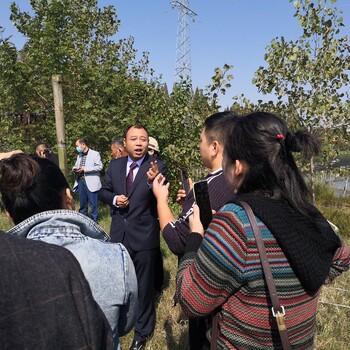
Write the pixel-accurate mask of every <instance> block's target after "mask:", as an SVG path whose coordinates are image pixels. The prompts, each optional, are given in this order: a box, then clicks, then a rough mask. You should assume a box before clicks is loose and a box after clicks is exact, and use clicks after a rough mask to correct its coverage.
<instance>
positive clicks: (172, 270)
mask: <svg viewBox="0 0 350 350" xmlns="http://www.w3.org/2000/svg"><path fill="white" fill-rule="evenodd" d="M317 199H318V207H319V208H320V210H321V212H322V213H323V214H324V215H325V216H326V217H327V218H328V219H329V220H331V221H332V222H333V223H334V224H335V225H337V226H338V227H339V229H340V232H341V236H342V237H343V238H344V239H345V241H346V242H347V243H348V244H350V228H349V222H350V198H349V197H345V198H335V197H334V193H333V192H332V190H330V189H329V188H327V187H323V186H318V188H317ZM173 209H174V212H176V211H178V210H179V208H178V207H176V206H174V207H173ZM100 225H101V226H102V227H103V228H104V229H105V230H106V231H107V232H109V226H110V216H109V208H108V207H107V206H104V205H102V204H101V205H100ZM11 226H12V224H11V223H10V222H9V220H8V219H7V218H6V216H5V214H4V213H3V212H2V213H0V228H1V229H3V230H6V229H8V228H10V227H11ZM161 249H162V252H163V259H164V269H165V286H164V290H163V293H162V294H161V295H160V297H159V299H158V303H157V321H156V328H155V331H154V334H153V337H152V338H151V339H150V341H149V342H148V343H147V349H152V350H164V349H169V350H187V349H188V344H187V343H188V342H187V318H186V316H185V315H184V314H183V313H182V311H181V308H180V306H179V305H177V306H174V301H173V296H174V292H175V278H176V271H177V258H176V257H175V256H174V255H173V254H172V253H171V252H170V250H169V249H168V247H167V245H166V244H165V242H164V240H163V239H161ZM349 285H350V272H347V273H344V274H343V275H342V276H340V277H339V278H337V279H336V281H335V283H333V284H332V285H330V286H324V287H323V290H322V292H321V299H320V300H321V302H320V304H319V307H318V315H317V336H316V343H315V349H317V350H347V349H349V348H350V345H349V342H350V289H349V287H348V286H349ZM132 339H133V332H131V333H129V334H128V335H126V336H124V337H122V338H121V345H122V348H123V349H124V350H127V349H128V348H129V346H130V344H131V342H132Z"/></svg>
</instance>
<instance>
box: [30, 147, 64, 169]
mask: <svg viewBox="0 0 350 350" xmlns="http://www.w3.org/2000/svg"><path fill="white" fill-rule="evenodd" d="M35 153H36V155H37V156H38V157H40V158H46V159H49V160H51V162H54V163H55V164H56V165H57V166H59V161H58V156H57V154H55V153H52V152H51V149H50V147H49V145H48V144H47V143H45V142H39V143H38V144H37V145H36V147H35Z"/></svg>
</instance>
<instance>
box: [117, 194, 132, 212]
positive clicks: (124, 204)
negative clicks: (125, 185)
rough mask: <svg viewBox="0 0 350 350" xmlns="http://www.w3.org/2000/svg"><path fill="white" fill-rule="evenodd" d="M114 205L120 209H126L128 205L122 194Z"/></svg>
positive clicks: (126, 198) (127, 200)
mask: <svg viewBox="0 0 350 350" xmlns="http://www.w3.org/2000/svg"><path fill="white" fill-rule="evenodd" d="M115 205H116V206H117V207H119V208H121V209H123V208H126V207H127V206H128V205H129V199H128V197H126V196H124V195H123V194H121V195H119V196H118V197H117V201H116V203H115Z"/></svg>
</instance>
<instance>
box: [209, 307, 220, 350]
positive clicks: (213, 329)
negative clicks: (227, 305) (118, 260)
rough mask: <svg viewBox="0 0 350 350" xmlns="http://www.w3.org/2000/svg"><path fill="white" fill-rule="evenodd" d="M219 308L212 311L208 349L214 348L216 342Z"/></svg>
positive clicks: (213, 349) (214, 349)
mask: <svg viewBox="0 0 350 350" xmlns="http://www.w3.org/2000/svg"><path fill="white" fill-rule="evenodd" d="M218 319H219V310H215V311H214V316H213V319H212V326H211V340H210V350H216V345H217V342H218V333H219V326H218V323H219V320H218Z"/></svg>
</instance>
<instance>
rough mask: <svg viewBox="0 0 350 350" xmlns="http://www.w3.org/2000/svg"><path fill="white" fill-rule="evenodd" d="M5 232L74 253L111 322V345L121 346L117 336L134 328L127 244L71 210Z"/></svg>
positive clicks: (133, 288) (133, 285) (133, 280)
mask: <svg viewBox="0 0 350 350" xmlns="http://www.w3.org/2000/svg"><path fill="white" fill-rule="evenodd" d="M8 233H10V234H12V235H16V236H20V237H25V238H29V239H34V240H38V241H44V242H47V243H51V244H56V245H60V246H62V247H65V248H67V249H69V250H70V251H71V252H72V253H73V254H74V255H75V257H76V258H77V260H78V261H79V263H80V265H81V268H82V270H83V272H84V274H85V277H86V279H87V280H88V282H89V284H90V287H91V290H92V294H93V296H94V298H95V300H96V301H97V303H98V304H99V305H100V307H101V309H102V310H103V312H104V313H105V315H106V317H107V319H108V321H109V323H110V325H111V328H112V331H113V335H114V349H120V345H119V336H120V335H124V334H126V333H128V332H129V331H130V330H131V329H132V328H133V326H134V323H135V310H136V303H137V280H136V274H135V269H134V265H133V262H132V260H131V258H130V255H129V253H128V252H127V250H126V248H125V247H124V246H123V245H122V244H120V243H110V242H108V240H109V237H108V235H107V233H106V232H105V231H104V230H103V229H102V228H101V227H100V226H99V225H97V224H96V223H95V222H94V221H92V220H91V219H90V218H88V217H87V216H85V215H82V214H80V213H78V212H75V211H72V210H52V211H46V212H42V213H39V214H36V215H33V216H32V217H30V218H28V219H26V220H24V221H22V222H21V223H20V224H18V225H16V226H15V227H13V228H12V229H10V230H9V231H8ZM43 263H45V262H43Z"/></svg>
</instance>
